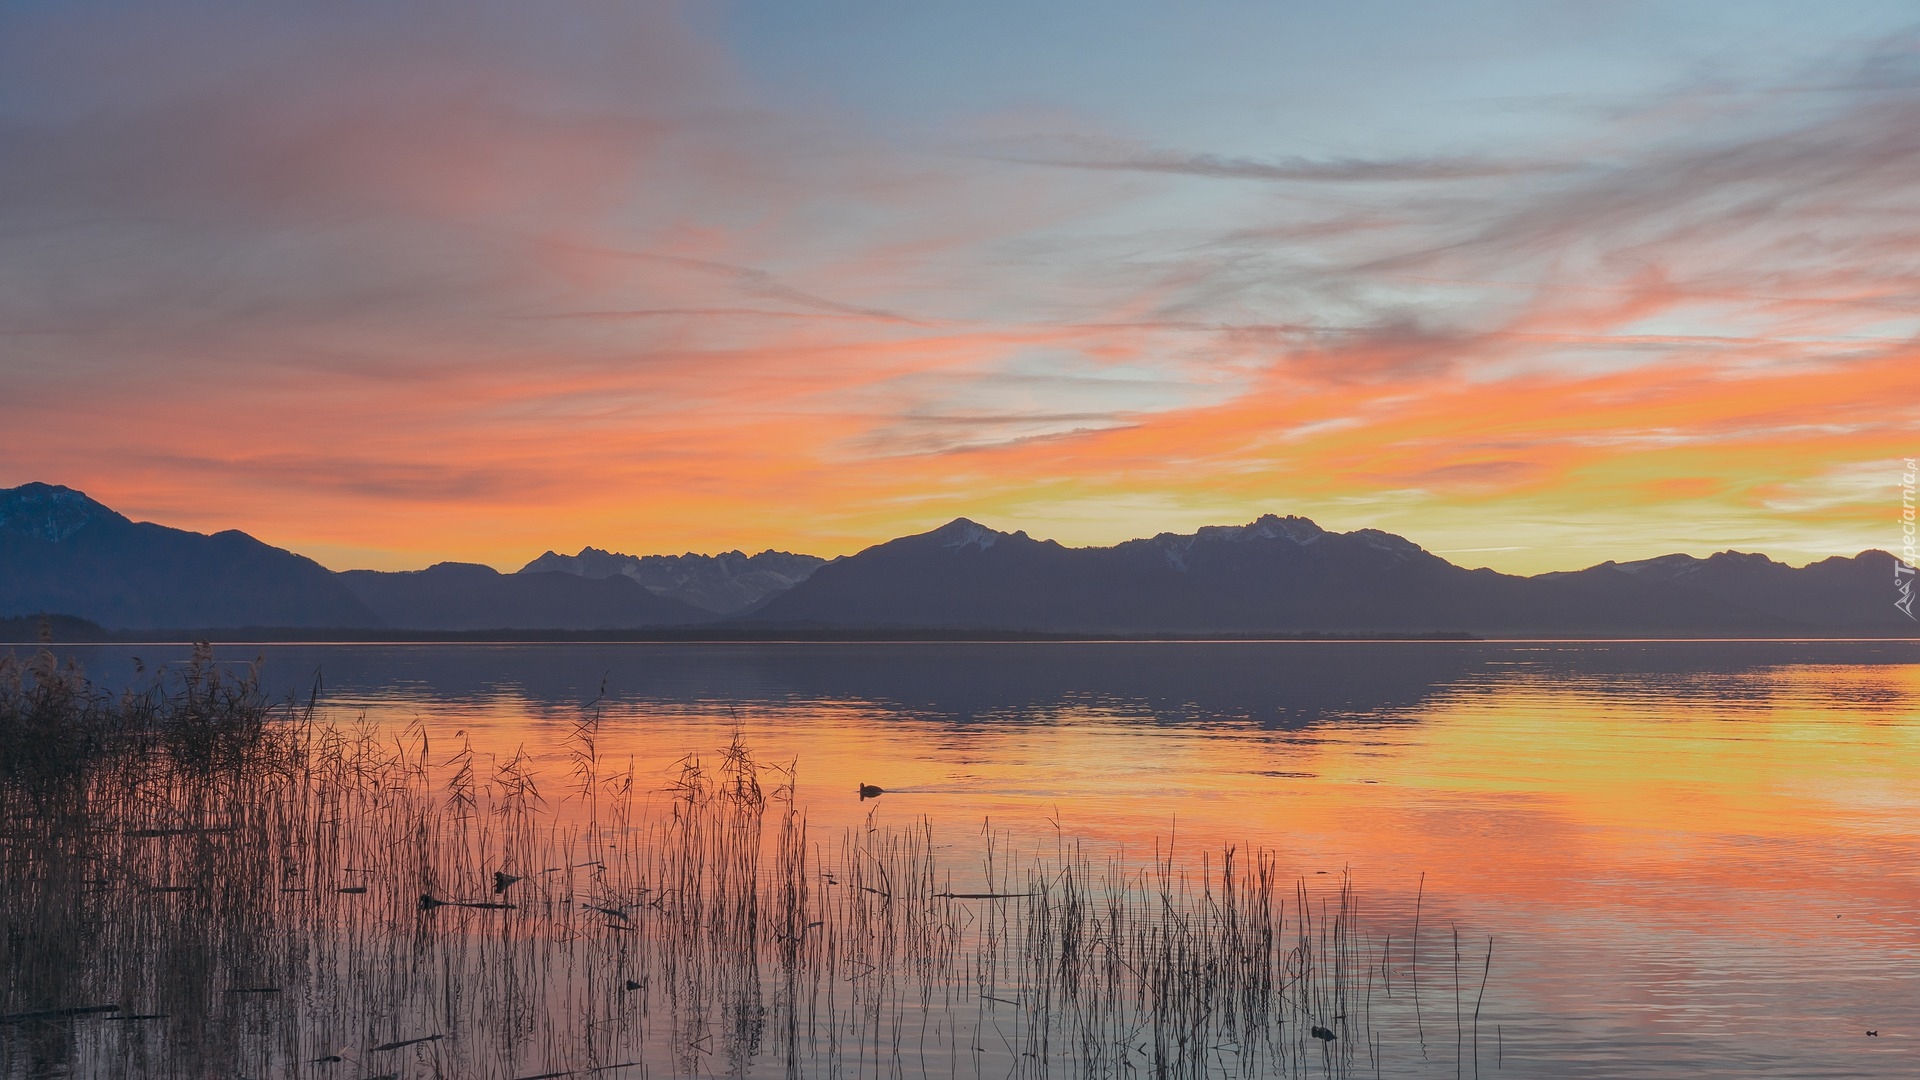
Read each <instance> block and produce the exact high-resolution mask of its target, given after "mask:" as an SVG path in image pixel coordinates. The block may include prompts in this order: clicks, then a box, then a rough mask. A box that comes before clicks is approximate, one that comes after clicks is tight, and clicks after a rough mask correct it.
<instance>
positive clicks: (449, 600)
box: [339, 562, 714, 630]
mask: <svg viewBox="0 0 1920 1080" xmlns="http://www.w3.org/2000/svg"><path fill="white" fill-rule="evenodd" d="M339 578H340V580H341V581H342V582H344V583H345V584H346V586H347V588H349V589H351V590H352V591H353V595H354V596H355V597H357V598H358V599H359V601H360V602H361V603H362V604H364V605H366V606H367V607H368V608H369V609H371V610H372V611H373V612H374V613H375V615H377V616H378V617H379V618H380V620H381V622H382V623H383V624H384V625H386V626H389V627H394V628H396V629H407V630H503V629H514V630H560V629H572V630H602V629H605V630H613V629H633V628H640V627H655V626H683V625H686V624H688V623H696V622H701V621H704V620H710V619H712V618H713V617H714V616H713V614H712V613H711V612H707V611H702V610H700V609H699V608H696V607H693V606H692V605H690V604H685V603H682V602H681V601H679V600H675V599H673V598H672V597H667V596H656V595H654V594H653V593H651V592H649V591H647V589H646V588H644V587H643V586H641V585H640V583H639V582H636V581H633V580H632V579H630V578H626V577H620V576H613V577H606V578H585V577H579V576H577V575H574V574H562V573H556V572H546V573H526V572H522V573H518V574H502V573H500V572H499V571H498V570H495V569H493V568H492V567H490V566H478V565H475V564H473V563H452V562H446V563H440V564H438V565H435V566H430V567H428V568H426V569H425V570H403V571H398V572H393V573H383V572H380V571H376V570H348V571H346V572H345V573H342V574H340V575H339Z"/></svg>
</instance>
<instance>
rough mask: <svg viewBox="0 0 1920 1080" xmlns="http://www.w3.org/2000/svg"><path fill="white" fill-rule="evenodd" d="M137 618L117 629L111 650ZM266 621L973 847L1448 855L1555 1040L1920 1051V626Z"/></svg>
mask: <svg viewBox="0 0 1920 1080" xmlns="http://www.w3.org/2000/svg"><path fill="white" fill-rule="evenodd" d="M134 651H138V650H129V649H127V648H126V647H113V648H104V647H103V648H91V649H86V650H83V652H84V654H85V660H86V663H87V664H88V666H89V669H90V670H91V671H93V672H94V673H95V674H96V675H98V676H99V677H101V678H102V679H103V680H105V681H109V682H111V681H114V680H119V679H124V678H126V677H127V675H128V673H129V671H130V667H129V664H130V661H129V660H128V659H127V657H128V656H129V655H130V654H131V652H134ZM254 653H258V654H261V655H264V656H265V658H266V668H265V670H266V672H267V674H268V677H269V680H270V682H271V683H272V685H273V686H274V687H275V689H276V690H277V691H280V692H286V691H289V690H292V689H295V688H300V687H307V686H310V685H311V683H312V680H313V678H314V675H315V673H316V672H318V673H319V674H320V675H321V677H322V679H323V684H324V686H325V695H324V697H325V700H326V701H328V702H330V703H331V704H332V706H333V707H334V708H335V709H336V710H337V711H338V712H344V713H358V712H361V711H364V712H365V713H366V714H367V715H368V716H369V717H370V718H371V719H373V720H376V721H378V722H382V723H393V724H404V723H408V722H411V721H413V720H416V719H419V720H423V721H425V722H426V723H427V724H428V725H429V727H430V728H431V729H432V730H433V731H435V732H436V733H437V736H438V737H449V736H451V735H452V733H453V732H454V731H455V730H460V731H464V732H466V733H467V737H469V738H471V739H473V740H474V742H475V745H476V746H479V747H481V748H482V749H483V750H491V751H493V752H495V753H499V754H508V753H511V752H512V751H513V750H514V749H515V748H517V747H520V746H525V747H526V748H527V749H528V750H529V751H531V752H532V753H534V754H535V755H536V756H538V757H545V758H548V759H550V760H552V761H553V762H554V763H555V764H556V765H558V764H559V763H560V761H561V759H562V756H563V753H564V751H563V744H562V741H563V738H564V735H565V732H566V731H567V730H568V729H569V728H570V726H571V725H572V724H573V723H575V722H576V721H577V720H578V719H579V718H580V716H581V715H582V714H583V708H584V707H585V705H586V704H587V703H588V702H591V701H593V700H594V699H595V698H597V697H601V696H602V695H601V686H602V683H603V682H604V685H605V693H604V698H603V704H602V715H603V729H602V755H603V758H610V759H612V760H615V761H624V760H626V759H628V758H631V760H633V762H634V764H635V767H636V768H637V769H638V770H639V771H640V772H641V773H642V775H643V777H646V776H652V777H660V778H664V776H665V770H666V769H667V768H668V766H669V765H670V764H671V763H672V762H673V761H675V760H677V759H678V758H679V757H680V756H681V755H683V754H685V753H687V752H689V751H702V750H705V751H711V750H712V749H714V748H716V747H718V746H719V745H722V744H723V743H724V742H725V741H726V740H727V739H728V738H729V737H730V735H731V734H732V732H734V731H735V730H738V731H740V732H741V733H742V734H743V735H744V737H745V738H747V739H748V740H749V741H750V742H751V743H752V744H753V745H754V746H755V747H756V748H757V749H758V751H759V752H760V753H761V755H762V756H763V757H765V758H768V759H775V760H782V761H786V760H797V761H798V762H799V763H800V776H801V781H802V783H801V794H802V798H803V800H804V801H805V802H806V804H807V806H808V808H809V813H810V815H811V818H812V820H813V823H814V825H815V827H816V828H826V829H835V830H837V829H839V828H842V827H859V826H860V825H862V824H863V823H865V822H866V821H868V820H869V818H868V815H872V818H871V820H872V821H874V822H875V823H882V824H884V823H889V822H904V821H911V820H915V819H917V818H919V817H920V816H922V815H924V816H926V817H928V818H930V819H931V820H932V821H933V822H934V824H935V827H936V831H937V833H938V835H940V836H942V837H944V838H945V842H946V846H947V849H948V851H949V853H950V854H951V855H952V856H953V857H954V858H955V860H956V865H961V866H964V865H966V863H967V860H968V859H969V858H970V857H971V856H970V853H971V852H972V851H973V850H974V847H975V846H976V845H977V843H978V836H979V830H980V826H981V822H982V820H983V819H990V820H991V821H992V822H993V824H994V827H995V828H996V829H1005V830H1007V831H1008V832H1009V833H1011V834H1012V836H1013V837H1014V838H1015V839H1016V840H1017V841H1019V842H1022V843H1026V844H1029V845H1032V844H1047V843H1050V842H1051V841H1052V838H1053V837H1055V836H1056V833H1055V831H1054V826H1053V824H1052V823H1053V822H1056V821H1057V822H1059V825H1060V832H1059V834H1058V835H1070V836H1076V837H1080V838H1083V839H1084V840H1086V841H1087V842H1089V843H1092V844H1095V845H1107V846H1124V847H1126V848H1127V849H1128V850H1130V851H1132V852H1135V853H1143V852H1147V851H1150V850H1151V848H1152V845H1153V844H1154V842H1155V840H1156V838H1158V839H1161V840H1162V841H1164V840H1165V839H1166V838H1168V837H1169V836H1175V837H1177V841H1176V842H1178V843H1179V844H1181V845H1182V847H1183V848H1184V849H1187V850H1192V851H1197V850H1198V849H1199V848H1201V847H1202V846H1205V845H1209V844H1213V843H1217V842H1222V841H1229V842H1232V841H1237V842H1242V843H1246V844H1250V845H1259V846H1266V847H1269V848H1273V849H1275V850H1277V851H1278V852H1280V854H1281V862H1282V865H1284V866H1291V867H1294V868H1296V869H1297V871H1298V872H1299V873H1302V874H1305V875H1309V876H1317V872H1319V871H1323V870H1324V871H1331V872H1333V873H1338V872H1339V871H1340V870H1341V869H1343V868H1351V869H1352V870H1353V871H1354V873H1355V875H1356V880H1357V882H1358V884H1359V885H1360V887H1361V888H1362V890H1363V893H1364V894H1365V895H1367V896H1368V898H1369V902H1370V903H1371V904H1373V905H1375V906H1376V908H1377V909H1378V910H1380V911H1381V912H1382V915H1383V919H1384V921H1383V924H1382V925H1383V926H1396V927H1399V930H1398V932H1399V933H1402V934H1404V933H1405V931H1406V920H1405V918H1404V915H1405V914H1406V909H1407V907H1408V903H1409V901H1410V900H1411V897H1412V894H1413V893H1414V892H1415V891H1416V889H1417V888H1418V887H1419V883H1420V882H1421V881H1422V880H1423V875H1424V889H1425V901H1424V903H1425V905H1426V906H1425V912H1426V919H1427V926H1428V927H1429V929H1427V930H1424V931H1423V943H1424V944H1423V948H1426V949H1428V950H1430V951H1432V952H1435V953H1445V954H1446V955H1445V959H1446V961H1447V962H1448V963H1450V962H1451V940H1450V933H1451V930H1452V928H1454V927H1456V926H1457V927H1458V928H1459V929H1460V930H1461V933H1462V935H1463V937H1464V938H1466V939H1467V940H1469V942H1472V941H1479V942H1481V944H1479V945H1474V946H1472V948H1473V949H1475V950H1479V951H1478V952H1475V954H1474V955H1475V956H1479V955H1481V953H1483V952H1484V940H1485V937H1486V936H1487V935H1492V936H1493V937H1494V938H1495V939H1496V941H1497V942H1498V945H1497V946H1496V949H1497V955H1498V970H1499V971H1501V972H1502V973H1504V975H1505V978H1504V979H1501V980H1496V983H1495V989H1494V990H1492V991H1490V992H1489V993H1490V997H1489V1003H1488V1007H1489V1008H1490V1009H1491V1010H1493V1012H1492V1013H1490V1015H1497V1019H1496V1020H1495V1021H1494V1023H1496V1024H1497V1025H1498V1026H1499V1032H1498V1035H1497V1037H1498V1038H1499V1039H1501V1040H1502V1044H1503V1046H1504V1054H1505V1058H1506V1064H1507V1066H1508V1067H1509V1068H1516V1067H1517V1068H1519V1069H1520V1071H1521V1073H1522V1074H1538V1073H1539V1072H1540V1071H1542V1070H1545V1069H1548V1068H1551V1070H1552V1071H1554V1072H1556V1073H1557V1074H1562V1075H1596V1076H1598V1075H1620V1069H1621V1067H1622V1063H1623V1062H1629V1063H1632V1064H1633V1065H1634V1066H1635V1068H1636V1069H1640V1068H1644V1069H1645V1071H1647V1072H1649V1073H1654V1072H1668V1071H1673V1070H1678V1071H1682V1072H1686V1073H1689V1074H1693V1075H1719V1076H1729V1077H1732V1076H1760V1075H1777V1076H1796V1077H1798V1076H1812V1075H1832V1076H1885V1075H1895V1074H1898V1073H1900V1072H1902V1071H1909V1072H1910V1071H1912V1070H1913V1069H1914V1068H1915V1065H1916V1062H1915V1057H1916V1051H1915V1049H1914V1047H1915V1046H1916V1042H1917V1041H1920V1029H1916V1030H1904V1029H1903V1026H1905V1027H1911V1026H1912V1025H1914V1024H1915V1023H1916V1021H1915V1020H1914V1019H1913V1018H1914V1017H1920V944H1917V942H1920V867H1917V866H1916V863H1915V860H1914V858H1913V853H1914V851H1915V850H1920V783H1916V782H1915V781H1916V779H1920V776H1917V771H1916V766H1915V765H1914V762H1916V761H1920V645H1916V644H1915V643H1906V642H1873V643H1837V642H1814V643H1731V642H1722V643H1605V644H1580V645H1572V644H1567V645H1562V644H1539V643H1535V644H1528V645H1507V644H1500V643H1312V644H1308V643H1282V644H1253V643H1204V644H1202V643H1196V644H1084V645H1069V644H1043V645H1033V644H1019V645H951V644H947V645H924V644H920V645H876V646H819V645H805V646H736V645H728V646H677V645H676V646H659V645H609V646H549V645H537V646H477V645H476V646H398V647H395V646H343V647H314V646H271V647H263V648H259V649H245V648H240V647H227V648H225V649H223V650H222V654H223V655H224V656H226V657H229V658H232V657H240V656H248V655H251V654H254ZM164 655H167V654H166V653H163V652H162V651H161V650H158V649H155V650H150V651H149V652H148V653H147V654H143V660H144V661H145V662H146V663H147V664H149V665H151V664H153V663H155V662H156V661H158V660H159V659H161V658H162V656H164ZM860 783H875V784H880V785H882V786H884V787H886V788H888V789H889V794H887V795H886V796H883V797H882V798H881V799H879V800H877V801H873V802H867V803H862V802H860V801H859V800H858V799H857V798H855V796H854V790H855V787H856V786H857V785H858V784H860ZM1436 928H1437V929H1436ZM1383 932H1392V931H1383ZM1428 962H1435V961H1432V960H1429V961H1428ZM1447 1005H1448V1008H1450V1006H1451V1002H1450V1001H1449V1002H1448V1003H1447ZM1447 1023H1448V1024H1450V1023H1451V1020H1450V1019H1448V1020H1447ZM1869 1028H1873V1029H1878V1030H1882V1031H1883V1034H1882V1036H1880V1037H1878V1038H1875V1039H1873V1040H1871V1041H1869V1040H1867V1038H1866V1036H1865V1034H1864V1033H1865V1031H1866V1030H1867V1029H1869ZM1447 1045H1448V1046H1449V1048H1450V1047H1451V1039H1450V1038H1449V1040H1448V1041H1447ZM1628 1047H1631V1050H1628V1049H1626V1048H1628ZM1446 1056H1449V1057H1450V1056H1451V1053H1450V1050H1449V1052H1448V1054H1447V1055H1446ZM1428 1064H1429V1065H1432V1064H1433V1063H1431V1062H1429V1063H1428ZM1445 1064H1446V1065H1447V1066H1448V1067H1450V1064H1451V1063H1450V1062H1449V1063H1445ZM1409 1067H1411V1065H1410V1066H1409ZM1435 1067H1437V1066H1435ZM1442 1071H1444V1070H1442Z"/></svg>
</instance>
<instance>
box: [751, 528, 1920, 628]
mask: <svg viewBox="0 0 1920 1080" xmlns="http://www.w3.org/2000/svg"><path fill="white" fill-rule="evenodd" d="M1679 558H1681V559H1686V558H1687V557H1685V556H1681V557H1679ZM1750 558H1752V557H1734V558H1732V559H1729V558H1723V557H1721V556H1716V557H1715V558H1714V559H1707V560H1691V562H1694V563H1699V564H1701V568H1700V569H1697V570H1687V569H1686V568H1685V567H1684V566H1681V565H1680V564H1673V568H1671V570H1669V569H1654V568H1650V567H1646V566H1644V565H1643V564H1630V566H1632V567H1639V569H1630V568H1628V567H1623V566H1619V565H1615V564H1608V565H1606V566H1601V567H1594V568H1592V569H1590V570H1584V571H1580V572H1578V573H1571V574H1545V575H1541V576H1539V577H1534V578H1524V577H1516V576H1512V575H1508V574H1500V573H1496V572H1494V571H1492V570H1466V569H1462V568H1461V567H1458V566H1454V565H1453V564H1452V563H1449V562H1447V561H1446V560H1444V559H1442V558H1440V557H1438V556H1436V555H1433V554H1432V553H1430V552H1428V551H1425V550H1424V549H1422V548H1421V547H1420V546H1419V545H1417V544H1414V543H1413V542H1411V541H1409V540H1407V539H1405V538H1403V537H1400V536H1395V535H1393V534H1391V533H1384V532H1379V531H1376V530H1372V529H1362V530H1358V531H1355V532H1349V533H1335V532H1328V531H1327V530H1325V529H1322V528H1320V527H1319V526H1318V525H1316V524H1314V523H1313V522H1311V521H1308V520H1307V519H1305V518H1297V517H1285V518H1282V517H1275V516H1271V515H1269V516H1266V517H1262V518H1260V519H1259V520H1257V521H1255V522H1252V523H1251V524H1248V525H1240V526H1219V527H1209V528H1203V529H1200V530H1199V531H1198V532H1196V533H1193V534H1191V535H1182V534H1176V533H1162V534H1161V535H1159V536H1155V537H1152V538H1150V539H1144V540H1132V541H1128V542H1126V543H1123V544H1118V545H1115V546H1113V547H1109V548H1067V547H1062V546H1061V545H1059V544H1057V543H1054V542H1052V541H1040V540H1034V539H1032V538H1030V537H1028V536H1027V535H1026V534H1025V533H1004V532H998V531H995V530H993V529H989V528H986V527H985V526H982V525H979V524H976V523H974V522H971V521H968V520H966V519H964V518H963V519H959V520H956V521H954V522H951V523H949V524H948V525H945V526H943V527H941V528H939V529H936V530H934V531H932V532H929V533H923V534H920V535H917V536H909V537H904V538H902V539H899V540H893V541H890V542H888V543H884V544H880V545H877V546H875V547H871V548H868V549H867V550H865V551H862V552H860V553H859V554H857V555H854V556H851V557H848V558H845V559H841V560H838V561H836V562H834V563H832V564H829V565H827V566H823V567H821V568H820V569H819V570H817V571H816V572H815V573H814V574H813V575H812V576H811V577H810V578H809V579H808V580H807V581H806V582H804V583H802V584H801V585H799V586H796V587H795V588H794V589H792V590H791V591H789V592H787V593H785V594H784V595H781V596H779V597H776V598H775V599H774V600H773V601H771V602H770V603H768V604H767V605H766V607H764V608H763V609H762V610H761V611H760V612H759V613H758V615H757V616H756V620H757V621H760V622H762V623H764V624H765V625H768V626H783V625H784V626H815V627H854V626H863V627H875V628H879V627H904V626H918V627H951V628H996V629H1009V630H1014V629H1017V630H1036V631H1051V632H1082V633H1090V634H1113V633H1120V634H1124V633H1140V632H1149V631H1154V632H1176V633H1177V632H1191V633H1196V634H1203V633H1235V632H1260V631H1272V632H1280V633H1291V632H1299V631H1305V630H1321V631H1375V632H1418V631H1424V630H1465V631H1469V632H1473V633H1480V634H1488V635H1506V634H1510V635H1517V636H1547V635H1557V634H1567V635H1576V636H1614V635H1641V634H1645V635H1693V636H1701V635H1736V636H1737V635H1791V634H1799V633H1837V632H1861V633H1899V632H1907V631H1909V630H1910V628H1909V627H1908V626H1903V625H1902V624H1903V623H1904V619H1902V617H1901V616H1900V615H1899V613H1898V612H1896V611H1894V610H1893V607H1892V593H1891V581H1892V569H1891V568H1892V556H1889V555H1887V554H1886V553H1884V552H1868V553H1865V554H1863V555H1861V556H1859V557H1857V558H1855V559H1830V560H1827V561H1826V562H1823V563H1818V564H1815V565H1814V566H1812V567H1807V568H1804V569H1800V570H1794V569H1791V568H1788V567H1785V566H1783V565H1781V564H1779V563H1772V562H1770V561H1767V560H1764V559H1762V560H1761V562H1763V563H1765V564H1766V565H1765V566H1757V565H1750V563H1749V562H1748V561H1742V560H1748V559H1750ZM1715 560H1719V561H1718V562H1716V561H1715ZM1876 581H1877V582H1878V585H1877V586H1875V585H1874V584H1873V583H1874V582H1876ZM1875 588H1877V589H1878V592H1877V593H1876V592H1875V591H1874V590H1875Z"/></svg>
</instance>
